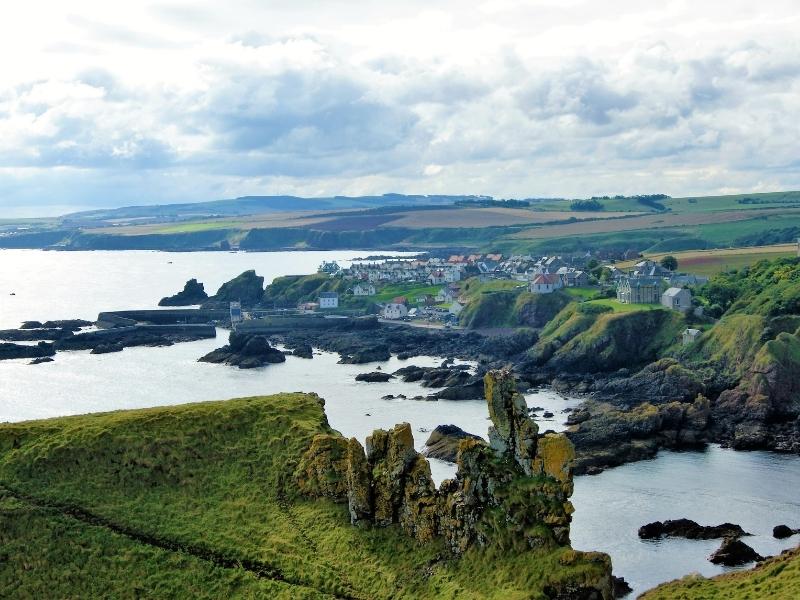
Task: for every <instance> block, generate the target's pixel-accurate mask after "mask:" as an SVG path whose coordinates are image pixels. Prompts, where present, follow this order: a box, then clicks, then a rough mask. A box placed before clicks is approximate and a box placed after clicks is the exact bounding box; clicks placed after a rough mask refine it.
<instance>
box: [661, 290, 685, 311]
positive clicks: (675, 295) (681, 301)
mask: <svg viewBox="0 0 800 600" xmlns="http://www.w3.org/2000/svg"><path fill="white" fill-rule="evenodd" d="M661 304H662V305H663V306H666V307H667V308H671V309H672V310H679V311H681V312H686V311H688V310H691V308H692V293H691V292H690V291H689V290H687V289H686V288H679V287H671V288H669V289H668V290H667V291H666V292H664V293H663V294H661Z"/></svg>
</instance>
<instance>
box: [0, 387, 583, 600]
mask: <svg viewBox="0 0 800 600" xmlns="http://www.w3.org/2000/svg"><path fill="white" fill-rule="evenodd" d="M327 430H328V427H327V424H326V421H325V417H324V412H323V409H322V407H321V405H320V404H319V403H318V402H317V400H316V399H315V397H313V396H309V395H305V394H282V395H277V396H270V397H261V398H245V399H237V400H230V401H227V402H209V403H201V404H189V405H182V406H177V407H164V408H155V409H146V410H135V411H124V412H116V413H108V414H99V415H88V416H81V417H68V418H60V419H50V420H46V421H36V422H28V423H18V424H5V425H0V490H2V491H0V549H2V552H0V555H1V556H0V589H3V590H6V591H8V590H13V594H12V595H13V596H15V597H22V598H25V597H31V598H34V597H43V596H44V597H97V596H106V597H109V596H111V597H131V598H132V597H152V598H163V597H192V598H202V597H207V598H212V597H215V598H217V597H251V598H252V597H263V598H326V597H336V596H338V597H355V598H370V599H371V598H389V597H392V598H434V597H435V598H456V597H458V598H539V597H542V594H541V588H542V587H543V585H544V584H545V583H546V582H548V581H553V580H557V579H559V578H563V577H573V576H576V577H581V576H584V575H585V576H586V577H594V576H596V574H597V570H598V568H599V567H598V566H597V565H594V564H591V563H587V562H585V561H582V559H581V558H580V557H579V558H578V559H577V560H576V561H574V563H573V564H571V565H565V564H563V563H564V562H565V560H566V559H567V558H569V557H571V556H573V553H572V551H571V550H569V549H556V550H553V551H548V552H529V553H523V554H515V555H505V554H504V555H502V556H494V555H493V554H492V553H489V552H481V551H478V550H473V551H470V552H468V553H467V555H465V556H464V557H463V558H462V559H461V560H458V561H442V562H437V560H436V559H437V557H438V556H439V555H440V554H441V553H442V550H443V549H442V547H441V546H440V545H439V544H436V543H434V544H431V545H428V546H422V547H420V546H417V545H416V543H414V542H413V541H411V540H409V539H408V538H406V537H404V536H403V535H402V534H401V533H400V532H399V531H398V529H397V528H395V527H391V528H385V529H374V530H364V529H359V528H354V527H352V526H351V525H350V524H349V520H348V517H347V510H346V507H345V506H343V505H337V504H334V503H331V502H329V501H325V500H319V501H317V500H313V501H312V500H307V499H304V498H301V497H299V496H298V494H297V492H296V489H295V487H294V484H293V477H292V475H293V471H294V468H295V466H296V464H297V462H298V460H299V457H300V455H301V454H302V452H303V451H304V450H305V449H306V448H307V446H308V444H309V443H310V441H311V438H312V437H313V435H315V434H316V433H318V432H321V431H327ZM70 507H71V508H70ZM76 510H77V511H78V512H77V513H76ZM81 511H82V512H81ZM70 514H72V515H74V514H79V515H84V518H83V519H81V518H75V517H74V516H70ZM87 514H89V515H92V518H94V519H96V521H95V522H94V524H92V523H89V522H86V518H85V516H86V515H87ZM120 531H123V533H124V534H121V533H119V532H120ZM143 541H149V542H150V543H143ZM209 558H211V559H212V560H209ZM221 565H224V566H221ZM241 565H244V566H245V567H247V566H249V567H251V568H250V569H248V568H243V567H242V566H241ZM432 565H435V566H432ZM254 571H257V572H261V574H262V576H260V577H259V576H257V575H256V573H255V572H254Z"/></svg>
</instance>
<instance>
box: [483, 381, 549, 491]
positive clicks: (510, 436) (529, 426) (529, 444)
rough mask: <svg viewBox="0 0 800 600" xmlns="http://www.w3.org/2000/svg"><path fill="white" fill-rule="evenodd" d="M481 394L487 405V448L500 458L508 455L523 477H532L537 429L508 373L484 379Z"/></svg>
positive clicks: (523, 398)
mask: <svg viewBox="0 0 800 600" xmlns="http://www.w3.org/2000/svg"><path fill="white" fill-rule="evenodd" d="M484 393H485V394H486V401H487V402H488V403H489V417H490V418H491V420H492V423H493V425H492V426H490V427H489V445H490V446H491V447H492V448H494V449H495V450H496V451H497V452H498V453H499V454H505V453H510V454H511V455H512V456H513V458H514V460H515V461H516V462H517V464H518V465H519V466H520V467H522V470H523V472H524V473H525V474H526V475H531V474H532V473H533V460H534V457H535V455H536V438H537V435H538V433H539V427H538V426H537V425H536V423H535V422H534V421H533V419H531V418H530V416H529V415H528V405H527V404H526V403H525V397H524V396H523V395H522V394H520V393H519V392H518V391H517V385H516V382H515V381H514V378H513V377H512V376H511V375H510V373H505V374H503V373H502V372H501V375H499V376H498V374H497V372H490V373H487V374H486V376H485V377H484Z"/></svg>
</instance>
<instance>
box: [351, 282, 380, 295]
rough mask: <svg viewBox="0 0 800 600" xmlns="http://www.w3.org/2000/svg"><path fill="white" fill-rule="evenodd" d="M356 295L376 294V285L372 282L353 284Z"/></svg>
mask: <svg viewBox="0 0 800 600" xmlns="http://www.w3.org/2000/svg"><path fill="white" fill-rule="evenodd" d="M353 295H354V296H374V295H375V286H374V285H372V284H371V283H357V284H355V285H354V286H353Z"/></svg>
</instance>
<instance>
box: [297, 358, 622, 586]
mask: <svg viewBox="0 0 800 600" xmlns="http://www.w3.org/2000/svg"><path fill="white" fill-rule="evenodd" d="M484 383H485V393H486V401H487V403H488V405H489V414H490V416H491V418H492V422H493V425H492V427H491V430H490V440H491V442H492V443H491V445H490V444H487V443H485V442H484V441H483V440H481V439H480V438H475V437H466V438H464V439H461V440H460V441H459V442H458V452H457V466H458V470H457V472H456V477H455V479H451V480H448V481H445V482H443V483H442V485H441V487H440V488H439V489H438V490H437V489H436V487H435V486H434V484H433V480H432V478H431V470H430V464H429V463H428V461H427V460H426V459H425V458H424V457H423V456H422V455H421V454H420V453H418V452H417V451H416V450H415V449H414V438H413V435H412V433H411V426H410V425H409V424H408V423H401V424H400V425H396V426H395V427H394V428H393V429H390V430H389V431H384V430H382V429H377V430H375V431H374V432H373V433H372V435H370V436H369V437H368V438H367V443H366V454H365V453H364V450H363V449H362V448H361V444H359V443H358V441H357V440H355V439H351V440H349V441H346V440H345V439H344V438H343V437H341V436H339V437H338V438H337V436H317V437H316V438H314V442H313V443H312V445H311V448H309V450H308V452H307V453H306V455H305V456H304V457H303V460H302V462H301V464H300V467H299V468H298V474H299V475H298V481H299V482H300V488H301V490H303V491H306V492H307V493H309V494H311V495H316V496H329V497H332V498H335V499H345V498H346V499H347V501H348V506H349V509H350V519H351V521H352V522H353V523H354V524H361V523H372V524H374V525H377V526H388V525H392V524H399V525H400V527H401V528H402V529H403V531H404V532H405V533H406V534H408V535H409V536H411V537H413V538H415V539H416V540H418V541H419V542H420V543H425V542H429V541H431V540H432V539H434V538H435V537H441V538H443V539H444V541H445V544H446V546H447V547H448V548H449V549H450V551H451V552H452V553H453V554H455V555H459V554H463V553H464V552H466V551H467V550H468V549H469V548H470V546H472V545H478V546H482V547H485V546H496V547H501V548H506V549H509V548H516V549H518V550H519V551H524V550H527V549H530V548H537V547H542V546H546V547H551V546H555V545H564V544H568V543H569V525H570V521H571V519H572V517H571V515H572V512H573V510H574V509H573V507H572V504H571V503H570V502H569V497H570V496H571V494H572V487H573V486H572V468H571V464H572V461H573V459H574V457H575V450H574V448H573V446H572V444H571V443H570V441H569V440H568V439H567V438H566V437H565V436H563V435H560V434H554V433H547V434H545V435H542V436H539V435H538V431H537V427H536V424H535V423H534V422H533V420H532V419H531V418H530V416H529V415H528V409H527V406H526V404H525V400H524V398H523V397H522V396H521V395H520V394H519V393H518V392H517V386H516V383H515V381H514V377H513V376H512V374H511V373H510V372H508V371H491V372H489V373H487V375H486V377H485V379H484ZM337 440H338V441H337ZM326 469H334V470H336V471H337V473H338V475H335V476H328V475H326ZM609 582H610V569H609ZM609 585H610V584H609ZM608 589H610V588H608ZM603 597H608V596H603Z"/></svg>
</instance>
